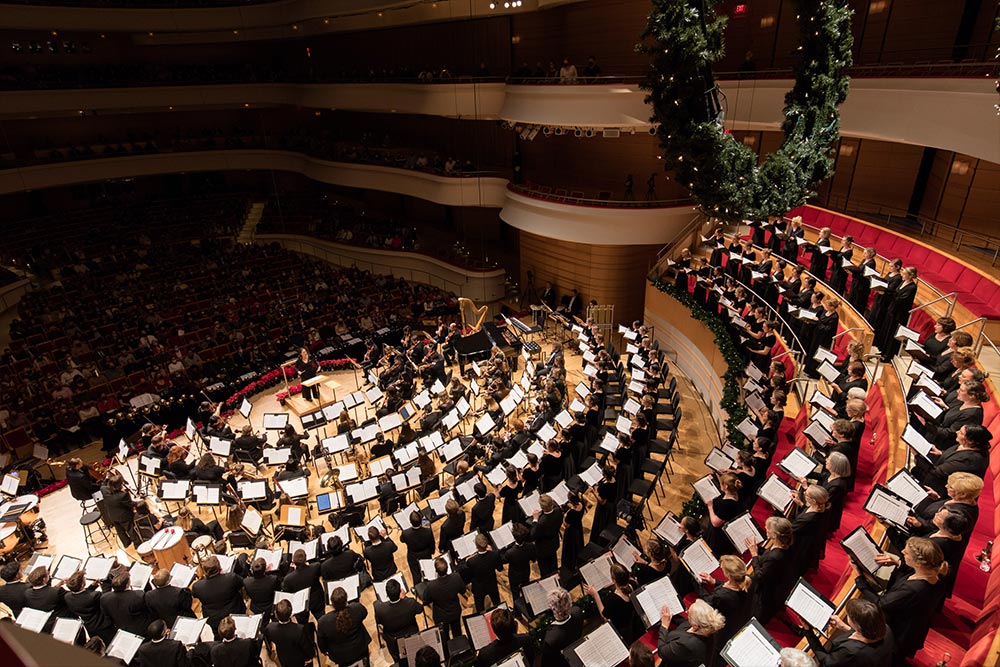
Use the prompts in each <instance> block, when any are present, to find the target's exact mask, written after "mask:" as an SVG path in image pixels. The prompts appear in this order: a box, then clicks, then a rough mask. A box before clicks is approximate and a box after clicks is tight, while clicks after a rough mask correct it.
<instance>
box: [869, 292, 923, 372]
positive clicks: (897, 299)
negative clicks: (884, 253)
mask: <svg viewBox="0 0 1000 667" xmlns="http://www.w3.org/2000/svg"><path fill="white" fill-rule="evenodd" d="M916 297H917V284H916V283H915V282H911V283H906V284H901V285H900V286H899V289H898V290H896V294H895V295H894V296H893V298H892V301H891V302H890V303H889V307H888V312H887V313H886V318H885V323H884V324H883V325H882V330H881V331H876V332H875V335H876V336H877V340H878V349H879V350H880V351H881V352H882V358H883V359H892V358H893V357H894V356H896V353H897V352H899V341H898V340H896V338H895V335H896V327H898V326H899V325H900V324H907V323H909V321H910V309H911V308H913V301H914V299H916Z"/></svg>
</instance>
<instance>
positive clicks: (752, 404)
mask: <svg viewBox="0 0 1000 667" xmlns="http://www.w3.org/2000/svg"><path fill="white" fill-rule="evenodd" d="M750 382H752V380H747V383H750ZM746 404H747V407H748V408H750V411H751V412H752V413H754V414H760V411H761V410H763V409H765V408H766V407H767V405H766V404H765V403H764V399H763V398H761V397H760V394H759V393H757V392H756V391H755V392H753V393H751V394H749V395H748V396H747V398H746Z"/></svg>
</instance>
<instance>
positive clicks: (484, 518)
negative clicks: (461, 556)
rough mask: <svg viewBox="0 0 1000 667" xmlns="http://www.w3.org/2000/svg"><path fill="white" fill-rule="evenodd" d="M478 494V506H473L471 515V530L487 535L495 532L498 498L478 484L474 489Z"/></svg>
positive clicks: (484, 486)
mask: <svg viewBox="0 0 1000 667" xmlns="http://www.w3.org/2000/svg"><path fill="white" fill-rule="evenodd" d="M473 489H474V490H475V492H476V504H475V505H473V506H472V511H471V512H470V513H469V530H470V531H472V530H478V531H479V532H480V533H486V532H489V531H491V530H493V524H494V520H493V510H494V509H495V508H496V506H497V497H496V496H495V495H494V494H492V493H487V492H486V485H485V484H483V483H482V482H476V485H475V486H474V487H473Z"/></svg>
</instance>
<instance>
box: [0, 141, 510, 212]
mask: <svg viewBox="0 0 1000 667" xmlns="http://www.w3.org/2000/svg"><path fill="white" fill-rule="evenodd" d="M255 169H260V170H277V171H291V172H297V173H300V174H302V175H304V176H307V177H309V178H311V179H313V180H316V181H321V182H323V183H329V184H331V185H340V186H344V187H351V188H365V189H369V190H381V191H384V192H393V193H396V194H401V195H408V196H411V197H417V198H420V199H425V200H427V201H431V202H434V203H437V204H442V205H445V206H474V207H483V208H500V207H502V206H503V205H504V202H505V193H506V187H507V179H505V178H496V177H483V176H468V177H457V176H456V177H450V176H437V175H434V174H428V173H425V172H420V171H414V170H410V169H399V168H395V167H380V166H375V165H369V164H355V163H349V162H330V161H326V160H322V159H319V158H314V157H310V156H308V155H304V154H301V153H294V152H290V151H279V150H266V149H264V150H256V149H234V150H214V151H193V152H190V153H156V154H152V155H129V156H124V157H112V158H97V159H93V160H79V161H74V162H56V163H52V164H44V165H36V166H31V167H21V168H15V169H5V170H3V171H0V194H10V193H13V192H20V191H24V190H39V189H43V188H49V187H54V186H58V185H74V184H78V183H91V182H95V181H104V180H113V179H119V178H131V177H137V176H153V175H158V174H172V173H179V172H188V171H249V170H255Z"/></svg>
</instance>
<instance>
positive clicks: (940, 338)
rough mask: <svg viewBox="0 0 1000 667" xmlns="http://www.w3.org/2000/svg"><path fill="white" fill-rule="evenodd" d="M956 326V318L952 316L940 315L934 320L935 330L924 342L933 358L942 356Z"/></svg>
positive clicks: (925, 349) (927, 351)
mask: <svg viewBox="0 0 1000 667" xmlns="http://www.w3.org/2000/svg"><path fill="white" fill-rule="evenodd" d="M956 326H957V324H956V323H955V320H954V319H953V318H951V317H947V316H945V317H939V318H937V319H936V320H934V331H933V332H932V333H931V334H930V335H929V336H928V337H927V339H926V340H924V342H923V343H922V345H923V348H924V352H926V353H927V355H928V356H930V357H931V359H935V358H937V357H940V356H941V355H942V354H944V351H945V350H946V349H948V341H949V340H950V338H951V334H952V333H953V332H954V331H955V328H956Z"/></svg>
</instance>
